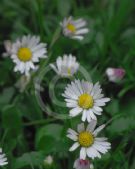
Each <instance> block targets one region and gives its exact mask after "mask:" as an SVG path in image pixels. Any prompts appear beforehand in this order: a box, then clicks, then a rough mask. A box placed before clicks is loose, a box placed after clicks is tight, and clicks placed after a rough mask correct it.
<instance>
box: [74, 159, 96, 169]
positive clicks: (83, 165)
mask: <svg viewBox="0 0 135 169" xmlns="http://www.w3.org/2000/svg"><path fill="white" fill-rule="evenodd" d="M74 168H75V169H93V165H92V164H90V161H89V160H82V159H77V160H75V162H74Z"/></svg>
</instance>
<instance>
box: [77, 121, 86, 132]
mask: <svg viewBox="0 0 135 169" xmlns="http://www.w3.org/2000/svg"><path fill="white" fill-rule="evenodd" d="M84 130H85V127H84V123H81V124H78V126H77V131H78V132H79V133H80V132H82V131H84Z"/></svg>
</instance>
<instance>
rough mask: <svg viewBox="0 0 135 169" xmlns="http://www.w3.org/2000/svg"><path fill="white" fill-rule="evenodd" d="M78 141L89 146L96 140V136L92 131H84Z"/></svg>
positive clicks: (84, 145)
mask: <svg viewBox="0 0 135 169" xmlns="http://www.w3.org/2000/svg"><path fill="white" fill-rule="evenodd" d="M78 141H79V143H80V145H81V146H82V147H89V146H91V145H92V144H93V142H94V137H93V135H92V133H90V132H87V131H83V132H81V133H80V134H79V136H78Z"/></svg>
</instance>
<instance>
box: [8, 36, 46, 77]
mask: <svg viewBox="0 0 135 169" xmlns="http://www.w3.org/2000/svg"><path fill="white" fill-rule="evenodd" d="M46 53H47V50H46V44H44V43H40V38H39V37H38V36H30V35H28V36H23V37H22V38H21V39H17V40H16V42H15V43H13V44H12V55H11V58H12V59H13V62H14V63H15V64H16V65H15V68H14V71H15V72H16V71H20V73H21V74H25V75H29V72H30V70H31V69H32V70H35V67H36V66H35V64H34V63H37V62H39V59H40V58H46V57H47V56H46Z"/></svg>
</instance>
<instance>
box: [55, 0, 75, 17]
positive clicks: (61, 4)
mask: <svg viewBox="0 0 135 169" xmlns="http://www.w3.org/2000/svg"><path fill="white" fill-rule="evenodd" d="M71 6H72V1H71V0H68V1H63V0H58V2H57V8H58V12H59V14H60V15H61V16H62V17H65V16H67V15H68V14H69V11H70V9H71Z"/></svg>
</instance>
